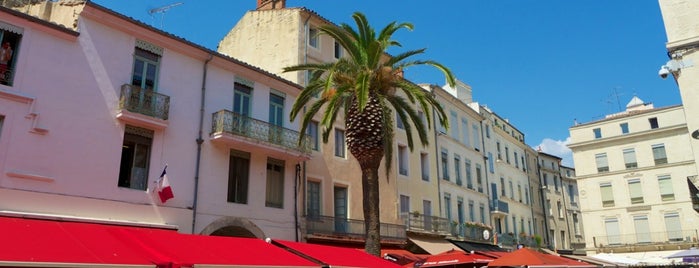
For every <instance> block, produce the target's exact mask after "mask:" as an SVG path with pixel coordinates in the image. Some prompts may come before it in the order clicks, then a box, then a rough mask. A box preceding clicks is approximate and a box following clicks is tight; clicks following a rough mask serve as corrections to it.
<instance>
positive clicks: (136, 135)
mask: <svg viewBox="0 0 699 268" xmlns="http://www.w3.org/2000/svg"><path fill="white" fill-rule="evenodd" d="M152 144H153V131H152V130H149V129H145V128H140V127H134V126H129V125H126V129H125V131H124V142H123V144H122V147H121V164H120V167H119V182H118V185H119V187H124V188H131V189H137V190H144V191H145V190H146V188H147V185H148V167H149V166H150V164H149V162H150V150H151V146H152Z"/></svg>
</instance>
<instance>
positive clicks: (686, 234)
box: [593, 230, 699, 248]
mask: <svg viewBox="0 0 699 268" xmlns="http://www.w3.org/2000/svg"><path fill="white" fill-rule="evenodd" d="M697 239H698V236H697V230H681V231H669V232H649V233H636V234H624V235H608V236H595V237H593V241H594V243H595V247H597V248H603V247H617V246H629V245H652V244H669V243H697V242H698V241H699V240H697Z"/></svg>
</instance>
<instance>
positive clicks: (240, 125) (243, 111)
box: [231, 82, 252, 135]
mask: <svg viewBox="0 0 699 268" xmlns="http://www.w3.org/2000/svg"><path fill="white" fill-rule="evenodd" d="M233 88H234V92H233V120H232V121H233V122H231V123H232V125H233V126H232V129H231V130H233V131H234V132H237V133H239V134H247V135H250V134H251V133H247V130H248V127H249V125H250V122H249V121H250V119H249V118H250V99H251V96H252V88H251V87H249V86H247V85H243V84H241V83H237V82H236V83H235V84H234V85H233Z"/></svg>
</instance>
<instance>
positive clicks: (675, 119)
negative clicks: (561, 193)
mask: <svg viewBox="0 0 699 268" xmlns="http://www.w3.org/2000/svg"><path fill="white" fill-rule="evenodd" d="M570 135H571V143H570V144H569V145H568V146H569V147H570V148H571V150H572V151H573V159H574V161H575V163H576V180H577V184H578V191H579V196H580V201H579V204H580V211H581V213H582V221H583V226H584V228H585V230H584V235H585V241H586V243H587V246H586V250H587V251H588V252H630V251H655V250H671V249H672V250H677V249H679V248H683V247H689V246H691V245H693V244H695V243H696V241H697V223H698V222H699V215H698V214H697V213H696V212H695V211H694V210H693V209H692V202H691V198H690V196H689V190H688V187H687V180H686V178H687V177H689V176H694V175H696V169H695V159H694V154H693V152H692V147H691V145H690V139H689V138H688V129H687V122H686V121H685V111H684V109H683V107H682V106H679V105H678V106H670V107H663V108H654V107H653V105H652V104H651V103H645V102H643V101H642V100H641V99H639V98H637V97H634V98H633V99H632V100H631V101H630V102H629V103H628V104H627V106H626V110H625V111H623V112H619V113H616V114H612V115H608V116H606V118H604V119H602V120H598V121H594V122H589V123H584V124H579V125H576V126H573V127H571V128H570Z"/></svg>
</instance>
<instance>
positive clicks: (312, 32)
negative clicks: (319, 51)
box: [308, 28, 320, 48]
mask: <svg viewBox="0 0 699 268" xmlns="http://www.w3.org/2000/svg"><path fill="white" fill-rule="evenodd" d="M318 33H319V32H318V29H316V28H309V29H308V45H309V46H311V47H314V48H319V47H320V37H319V36H318Z"/></svg>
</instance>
